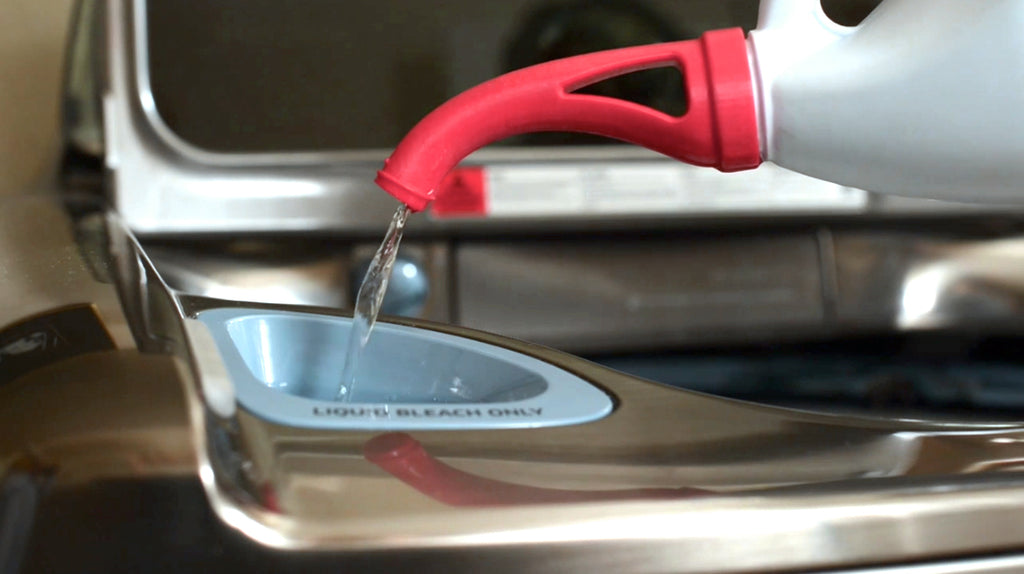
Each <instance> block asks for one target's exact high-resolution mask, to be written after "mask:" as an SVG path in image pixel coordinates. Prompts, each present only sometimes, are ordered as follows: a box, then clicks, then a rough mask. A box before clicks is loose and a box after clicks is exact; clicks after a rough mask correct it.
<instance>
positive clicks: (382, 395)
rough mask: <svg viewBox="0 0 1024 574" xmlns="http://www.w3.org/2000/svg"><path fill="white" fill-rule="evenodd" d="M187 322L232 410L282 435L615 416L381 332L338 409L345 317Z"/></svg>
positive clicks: (411, 337)
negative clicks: (211, 356) (227, 389)
mask: <svg viewBox="0 0 1024 574" xmlns="http://www.w3.org/2000/svg"><path fill="white" fill-rule="evenodd" d="M196 319H198V321H199V322H201V323H202V324H203V325H204V326H205V327H206V329H207V330H208V331H209V333H210V334H211V335H212V337H213V341H214V343H215V345H216V348H217V351H218V354H219V358H220V359H221V362H222V363H223V365H224V367H225V370H226V373H227V375H228V378H229V379H230V381H231V383H232V386H233V387H234V393H235V396H236V397H237V400H238V402H239V403H240V404H241V405H242V406H244V407H245V408H246V409H248V410H249V411H251V412H252V413H253V414H255V415H257V416H260V417H262V418H265V419H267V420H270V421H273V422H276V423H280V424H285V425H289V426H297V427H304V428H332V429H353V430H356V429H374V430H384V429H406V430H414V429H481V428H494V429H497V428H535V427H547V426H559V425H570V424H579V423H584V422H588V421H592V420H596V419H599V418H601V417H603V416H605V415H607V414H608V413H610V412H611V410H612V401H611V399H610V398H609V397H608V396H607V395H606V394H605V393H604V392H602V391H601V390H599V389H597V388H596V387H594V386H593V385H591V384H590V383H588V382H586V381H585V380H583V379H581V378H579V377H577V376H576V375H574V374H572V373H569V372H568V371H565V370H563V369H561V368H559V367H556V366H555V365H552V364H551V363H548V362H545V361H542V360H540V359H537V358H535V357H532V356H530V355H527V354H523V353H521V352H518V351H514V350H512V349H509V348H505V347H501V346H497V345H493V344H490V343H484V342H481V341H478V340H475V339H470V338H467V337H461V336H455V335H450V334H447V333H441V332H438V331H432V330H429V329H425V328H418V327H411V326H406V325H397V324H392V323H385V322H380V323H378V324H377V325H376V327H375V328H374V332H373V336H372V337H371V339H370V342H369V344H368V345H367V346H366V348H365V350H364V354H363V357H362V359H360V362H359V366H358V368H357V371H356V385H355V386H354V388H353V389H352V393H351V400H350V401H348V402H340V401H337V400H335V396H336V394H337V391H338V388H339V385H340V383H341V372H342V367H343V362H344V355H345V348H346V343H347V341H348V337H349V334H350V331H351V327H352V321H351V319H350V318H347V317H336V316H329V315H317V314H313V313H300V312H293V311H268V310H260V309H238V308H230V309H229V308H222V309H212V310H208V311H203V312H201V313H199V314H198V315H197V316H196ZM193 344H195V342H193ZM203 370H204V369H203V367H201V368H200V371H203ZM207 375H208V373H203V372H200V376H201V377H203V376H207Z"/></svg>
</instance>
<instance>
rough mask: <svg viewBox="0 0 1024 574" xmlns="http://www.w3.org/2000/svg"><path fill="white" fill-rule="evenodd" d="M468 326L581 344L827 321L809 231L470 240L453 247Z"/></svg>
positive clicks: (609, 345)
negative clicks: (588, 239) (722, 235)
mask: <svg viewBox="0 0 1024 574" xmlns="http://www.w3.org/2000/svg"><path fill="white" fill-rule="evenodd" d="M455 261H456V264H455V267H456V271H455V274H456V277H457V280H456V287H455V291H456V296H455V305H456V311H455V317H456V318H457V320H458V322H459V323H460V324H462V325H465V326H469V327H473V328H477V329H482V330H487V331H492V332H498V333H502V334H504V335H507V336H511V337H516V338H521V339H525V340H528V341H533V342H538V343H542V344H547V345H552V346H555V347H558V348H561V349H568V350H572V351H574V352H593V351H602V350H610V349H619V350H621V349H628V348H642V347H657V346H659V345H663V344H664V345H668V344H674V343H679V342H682V341H692V340H693V339H695V338H699V339H701V340H705V341H707V340H713V339H715V338H716V337H720V336H723V335H724V334H725V333H731V336H732V337H733V338H735V336H736V332H737V331H743V332H746V333H747V334H748V335H753V333H754V332H756V331H757V330H758V329H761V330H762V331H769V330H784V331H786V332H790V331H794V330H800V329H812V328H816V327H818V326H820V325H821V324H822V323H823V322H824V320H825V312H826V311H825V302H824V297H823V292H822V289H823V286H822V279H821V272H820V262H819V261H820V259H819V250H818V244H817V241H816V238H815V237H814V236H813V235H811V234H807V235H792V236H781V237H780V236H756V237H748V238H736V239H725V240H717V241H713V240H694V241H685V240H682V241H681V240H673V239H652V240H626V241H618V240H614V239H602V240H598V241H595V242H585V241H570V240H566V241H546V242H541V241H522V242H496V243H474V244H467V245H462V246H461V247H459V248H458V249H457V250H456V252H455Z"/></svg>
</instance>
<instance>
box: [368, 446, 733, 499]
mask: <svg viewBox="0 0 1024 574" xmlns="http://www.w3.org/2000/svg"><path fill="white" fill-rule="evenodd" d="M363 454H364V456H365V457H366V459H367V460H368V461H370V462H372V463H374V464H376V465H377V466H379V467H381V468H382V469H384V470H386V471H387V472H388V473H389V474H391V475H392V476H394V477H395V478H398V479H399V480H401V481H402V482H404V483H406V484H408V485H409V486H411V487H413V488H415V489H416V490H418V491H420V492H422V493H423V494H425V495H427V496H429V497H431V498H433V499H434V500H437V501H439V502H443V503H445V504H449V505H451V506H508V505H520V504H542V503H548V504H550V503H564V502H597V501H606V500H607V501H611V500H651V499H659V500H672V499H682V498H694V497H701V496H710V495H712V494H714V493H712V492H709V491H706V490H700V489H697V488H688V487H684V488H637V489H630V490H559V489H553V488H539V487H535V486H525V485H521V484H513V483H510V482H504V481H501V480H494V479H490V478H483V477H480V476H475V475H472V474H469V473H468V472H463V471H461V470H458V469H455V468H452V467H450V466H448V465H447V464H445V463H443V462H441V461H439V460H437V459H436V458H434V457H432V456H430V453H428V452H427V451H426V450H425V449H424V448H423V445H421V444H420V443H419V441H417V440H416V439H414V438H412V437H411V436H409V435H407V434H405V433H388V434H383V435H379V436H376V437H374V438H372V439H370V440H369V441H368V442H367V443H366V445H365V446H364V447H363Z"/></svg>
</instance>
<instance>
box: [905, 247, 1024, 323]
mask: <svg viewBox="0 0 1024 574" xmlns="http://www.w3.org/2000/svg"><path fill="white" fill-rule="evenodd" d="M936 251H937V252H936V253H934V254H933V255H932V256H931V257H929V258H928V260H926V261H923V262H921V263H918V264H916V265H914V266H913V267H911V268H910V269H909V270H908V273H907V275H906V278H905V279H904V282H903V296H902V298H901V301H900V302H901V305H900V311H899V315H898V317H897V325H898V326H899V327H900V328H904V329H922V328H935V327H942V326H945V325H955V324H962V323H965V322H973V323H979V324H984V323H993V322H995V323H1003V324H1005V323H1006V322H1007V321H1013V320H1016V321H1020V319H1021V316H1022V315H1024V239H1017V238H1013V239H1004V240H1000V241H986V242H978V243H965V244H958V245H949V246H946V247H945V248H940V249H938V250H936Z"/></svg>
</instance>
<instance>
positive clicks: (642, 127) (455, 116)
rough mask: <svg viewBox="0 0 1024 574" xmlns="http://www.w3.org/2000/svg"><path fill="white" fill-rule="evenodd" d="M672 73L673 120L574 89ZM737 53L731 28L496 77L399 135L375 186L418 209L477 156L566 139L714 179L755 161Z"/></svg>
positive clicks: (751, 111) (750, 106)
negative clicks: (539, 137) (534, 137)
mask: <svg viewBox="0 0 1024 574" xmlns="http://www.w3.org/2000/svg"><path fill="white" fill-rule="evenodd" d="M663 66H676V67H678V68H679V70H680V72H681V73H682V75H683V78H684V82H685V85H686V95H687V103H688V109H687V111H686V113H685V114H684V115H683V116H681V117H675V116H671V115H669V114H666V113H663V112H660V111H658V110H655V109H652V108H649V107H647V106H643V105H640V104H636V103H633V102H628V101H624V100H619V99H616V98H609V97H604V96H596V95H589V94H580V93H574V91H575V90H578V89H580V88H583V87H586V86H588V85H590V84H594V83H597V82H600V81H602V80H606V79H609V78H613V77H615V76H619V75H623V74H627V73H630V72H635V71H639V70H645V69H651V68H658V67H663ZM757 125H758V122H757V111H756V108H755V97H754V87H753V81H752V79H751V72H750V65H749V63H748V58H747V45H746V40H745V39H744V36H743V32H742V30H740V29H738V28H734V29H728V30H716V31H712V32H707V33H705V34H704V35H703V36H702V37H701V38H700V39H699V40H687V41H683V42H672V43H667V44H654V45H650V46H638V47H633V48H622V49H618V50H609V51H605V52H596V53H593V54H586V55H583V56H576V57H572V58H565V59H562V60H555V61H552V62H546V63H543V64H539V65H536V66H531V67H529V68H524V69H522V70H517V71H515V72H511V73H508V74H505V75H503V76H499V77H497V78H495V79H493V80H490V81H488V82H485V83H483V84H480V85H479V86H477V87H475V88H472V89H470V90H467V91H465V92H463V93H462V94H460V95H458V96H456V97H455V98H453V99H451V100H449V101H448V102H446V103H445V104H443V105H442V106H440V107H439V108H437V109H436V110H434V111H433V112H431V113H430V114H429V115H427V116H426V117H425V118H424V119H423V120H422V121H420V123H419V124H417V125H416V127H414V128H413V129H412V131H410V132H409V134H408V135H407V136H406V137H405V138H404V139H403V140H402V142H401V143H400V144H399V145H398V147H397V148H396V149H395V152H394V153H393V154H392V155H391V157H390V158H388V160H387V161H386V162H385V164H384V169H382V170H381V171H380V172H378V174H377V184H378V185H379V186H380V187H382V188H383V189H384V190H385V191H387V192H388V193H390V194H391V195H393V196H395V197H396V198H397V199H398V200H399V201H402V202H403V203H405V204H407V205H409V207H411V208H412V209H413V210H415V211H419V210H422V209H423V208H425V207H426V206H427V204H428V203H430V201H432V200H433V199H434V195H435V193H436V190H437V188H438V187H439V185H440V183H441V180H442V179H443V178H444V176H445V175H446V174H447V173H448V172H449V171H451V169H452V168H454V167H455V166H456V165H457V164H458V163H459V162H460V161H462V159H464V158H465V157H466V156H468V155H469V154H470V153H472V152H474V151H476V150H477V149H479V148H481V147H483V146H485V145H487V144H489V143H492V142H494V141H497V140H500V139H504V138H507V137H510V136H513V135H518V134H523V133H530V132H544V131H573V132H583V133H589V134H595V135H599V136H605V137H610V138H615V139H618V140H622V141H625V142H629V143H633V144H636V145H640V146H644V147H646V148H649V149H652V150H654V151H657V152H660V153H662V154H665V155H667V156H669V157H672V158H675V159H678V160H680V161H684V162H687V163H691V164H694V165H700V166H713V167H717V168H718V169H720V170H722V171H738V170H742V169H751V168H754V167H757V166H758V165H760V163H761V153H760V143H759V140H758V131H757V130H758V128H757Z"/></svg>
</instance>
